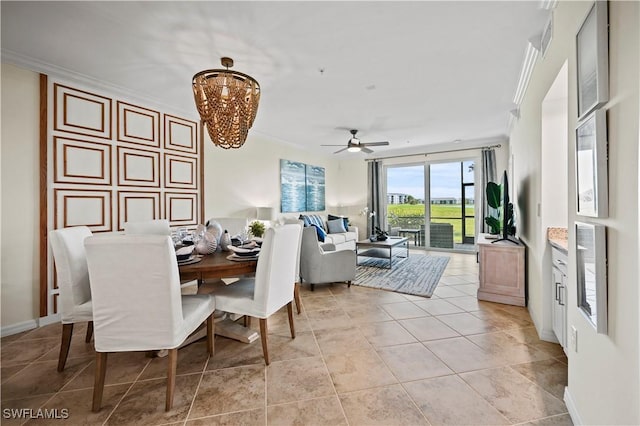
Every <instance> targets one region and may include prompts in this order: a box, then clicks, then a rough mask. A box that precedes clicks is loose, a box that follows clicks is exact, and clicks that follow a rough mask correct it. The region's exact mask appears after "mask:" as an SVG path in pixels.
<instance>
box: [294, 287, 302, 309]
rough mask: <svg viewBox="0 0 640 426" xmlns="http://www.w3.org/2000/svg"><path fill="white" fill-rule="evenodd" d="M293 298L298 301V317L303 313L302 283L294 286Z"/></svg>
mask: <svg viewBox="0 0 640 426" xmlns="http://www.w3.org/2000/svg"><path fill="white" fill-rule="evenodd" d="M293 298H294V299H295V300H296V308H297V311H298V315H300V312H302V303H301V302H300V283H295V285H294V286H293Z"/></svg>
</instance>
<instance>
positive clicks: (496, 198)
mask: <svg viewBox="0 0 640 426" xmlns="http://www.w3.org/2000/svg"><path fill="white" fill-rule="evenodd" d="M500 192H501V191H500V185H498V184H497V183H495V182H487V189H486V193H487V204H489V207H493V208H494V209H498V208H500V204H501V202H500Z"/></svg>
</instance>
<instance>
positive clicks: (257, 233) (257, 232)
mask: <svg viewBox="0 0 640 426" xmlns="http://www.w3.org/2000/svg"><path fill="white" fill-rule="evenodd" d="M264 231H265V226H264V223H262V222H260V221H259V220H254V221H253V222H251V223H250V224H249V232H251V235H253V236H254V237H257V238H262V236H263V235H264Z"/></svg>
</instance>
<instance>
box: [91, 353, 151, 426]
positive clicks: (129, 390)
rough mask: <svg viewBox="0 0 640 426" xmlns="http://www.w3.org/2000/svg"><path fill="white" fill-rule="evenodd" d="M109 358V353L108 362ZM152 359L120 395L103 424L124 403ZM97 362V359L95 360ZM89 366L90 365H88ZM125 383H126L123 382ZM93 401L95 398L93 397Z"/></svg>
mask: <svg viewBox="0 0 640 426" xmlns="http://www.w3.org/2000/svg"><path fill="white" fill-rule="evenodd" d="M108 358H109V355H107V362H108ZM151 360H152V359H149V360H148V361H147V364H146V365H145V366H144V368H143V369H142V370H141V371H140V373H138V375H137V376H136V378H135V379H134V380H133V382H131V385H130V386H129V388H128V389H127V391H126V392H125V393H124V394H123V395H122V396H121V397H120V399H119V400H118V402H117V403H116V404H115V405H114V406H113V409H112V410H111V412H110V413H109V415H108V416H107V417H106V418H105V419H104V422H102V425H103V426H104V425H106V424H107V422H108V421H109V419H110V418H111V416H113V413H115V412H116V410H117V409H118V407H119V406H120V404H121V403H122V401H123V400H124V399H125V398H126V397H127V395H129V392H131V388H133V386H134V385H135V384H136V383H137V382H138V379H140V376H142V374H143V373H144V370H146V369H147V368H148V367H149V364H150V363H151ZM94 363H95V361H94ZM89 365H91V363H89ZM87 367H88V366H87ZM122 384H124V383H122ZM94 385H95V381H94ZM92 401H93V399H92Z"/></svg>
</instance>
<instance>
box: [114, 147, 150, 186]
mask: <svg viewBox="0 0 640 426" xmlns="http://www.w3.org/2000/svg"><path fill="white" fill-rule="evenodd" d="M118 185H120V186H152V187H155V188H159V187H160V153H159V152H152V151H143V150H141V149H135V148H127V147H124V146H119V147H118Z"/></svg>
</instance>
